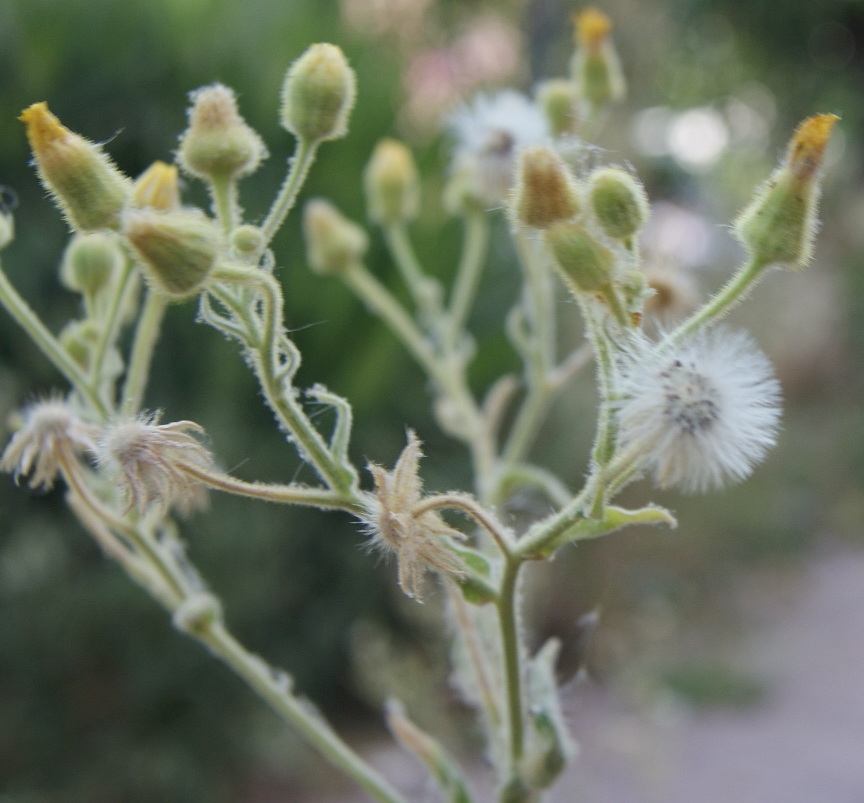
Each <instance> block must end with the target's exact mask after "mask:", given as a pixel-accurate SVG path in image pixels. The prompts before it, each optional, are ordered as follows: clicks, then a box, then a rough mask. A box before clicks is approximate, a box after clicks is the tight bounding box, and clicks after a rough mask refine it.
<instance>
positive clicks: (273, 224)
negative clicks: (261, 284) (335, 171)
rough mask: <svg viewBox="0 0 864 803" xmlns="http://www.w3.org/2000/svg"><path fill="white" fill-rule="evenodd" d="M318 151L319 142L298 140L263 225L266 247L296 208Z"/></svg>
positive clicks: (262, 230)
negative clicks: (286, 171)
mask: <svg viewBox="0 0 864 803" xmlns="http://www.w3.org/2000/svg"><path fill="white" fill-rule="evenodd" d="M317 150H318V143H317V142H307V141H306V140H305V139H299V140H297V147H296V148H295V149H294V156H292V157H291V160H290V163H289V164H290V167H289V169H288V175H286V176H285V181H284V182H283V184H282V187H281V188H280V190H279V194H278V195H277V196H276V198H275V199H274V201H273V205H272V206H271V207H270V211H269V212H268V213H267V217H266V218H265V219H264V223H263V224H262V225H261V233H262V234H263V235H264V246H263V247H262V252H263V249H264V248H266V247H267V246H268V245H269V244H270V241H271V240H272V239H273V237H274V236H275V234H276V232H277V231H279V228H280V226H281V225H282V224H283V223H284V222H285V218H286V217H287V216H288V213H289V212H290V211H291V209H292V207H293V206H294V202H295V201H296V200H297V193H298V192H300V188H301V187H302V186H303V182H304V181H306V176H307V175H308V174H309V169H310V168H311V167H312V164H313V162H314V161H315V154H316V152H317Z"/></svg>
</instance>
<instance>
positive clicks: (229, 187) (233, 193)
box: [207, 178, 240, 234]
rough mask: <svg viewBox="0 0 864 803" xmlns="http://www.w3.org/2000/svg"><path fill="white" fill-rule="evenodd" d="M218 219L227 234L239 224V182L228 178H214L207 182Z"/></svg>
mask: <svg viewBox="0 0 864 803" xmlns="http://www.w3.org/2000/svg"><path fill="white" fill-rule="evenodd" d="M207 184H208V189H209V190H210V197H211V199H212V200H213V210H214V212H215V213H216V219H217V220H218V221H219V223H220V224H221V226H222V231H223V232H224V233H225V234H230V233H231V232H232V231H233V230H234V227H235V226H236V225H237V217H238V212H239V209H240V206H239V203H238V201H237V182H236V181H231V180H228V179H213V178H211V179H210V181H208V182H207Z"/></svg>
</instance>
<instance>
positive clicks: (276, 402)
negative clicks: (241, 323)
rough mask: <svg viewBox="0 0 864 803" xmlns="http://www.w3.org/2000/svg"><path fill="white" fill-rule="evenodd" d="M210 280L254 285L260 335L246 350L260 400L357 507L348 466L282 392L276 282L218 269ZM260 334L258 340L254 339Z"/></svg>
mask: <svg viewBox="0 0 864 803" xmlns="http://www.w3.org/2000/svg"><path fill="white" fill-rule="evenodd" d="M214 278H215V279H217V280H219V279H221V280H223V281H227V282H231V283H235V284H239V285H240V286H243V285H247V286H248V285H249V283H250V282H254V283H255V285H256V287H257V288H258V289H259V291H260V296H261V299H262V302H263V308H262V321H261V329H260V332H258V331H257V327H256V331H255V332H252V333H250V335H252V337H250V340H255V339H259V340H260V344H259V345H258V346H257V347H256V348H255V349H253V350H251V351H250V357H251V363H252V366H253V369H254V370H255V375H256V377H257V378H258V382H259V384H260V386H261V391H262V392H263V394H264V398H265V399H266V400H267V403H268V404H269V406H270V409H271V410H273V412H274V413H275V415H276V417H277V418H278V419H279V422H280V423H281V424H282V425H283V426H284V427H285V429H286V430H287V431H288V432H289V433H290V435H291V438H292V441H293V442H294V444H295V446H296V447H297V449H298V451H299V452H300V454H301V456H302V457H303V458H304V459H306V460H308V462H310V463H311V464H312V465H313V466H314V467H315V469H316V470H317V472H318V474H319V476H320V477H321V479H323V480H324V482H326V483H327V485H328V486H329V487H330V488H332V489H334V490H335V491H338V492H339V493H341V494H342V495H343V496H344V498H346V499H348V498H350V499H353V500H354V501H355V502H356V503H357V504H360V500H359V497H358V496H357V493H356V491H355V484H356V480H357V477H356V474H355V472H354V469H353V467H352V466H349V465H345V464H343V463H342V462H340V461H338V460H337V459H336V458H335V457H334V456H333V454H332V453H331V451H330V449H329V448H328V447H327V444H326V443H325V442H324V439H323V438H322V437H321V433H320V432H318V430H317V429H316V428H315V427H314V426H313V424H312V422H311V421H310V420H309V419H308V418H307V416H306V414H305V413H304V412H303V408H302V407H301V406H300V405H299V403H298V402H297V400H296V398H295V397H294V394H293V393H286V392H284V388H283V386H282V382H281V381H280V378H279V366H278V364H277V361H276V355H277V353H278V349H277V344H278V340H279V335H280V332H281V327H282V293H281V290H280V288H279V287H278V285H277V284H276V280H275V279H274V278H273V277H272V276H271V275H270V274H269V273H264V272H262V271H260V270H255V269H246V268H239V269H238V268H234V267H231V266H221V267H219V268H218V269H217V271H216V272H215V275H214ZM259 335H260V337H258V336H259Z"/></svg>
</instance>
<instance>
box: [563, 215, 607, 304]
mask: <svg viewBox="0 0 864 803" xmlns="http://www.w3.org/2000/svg"><path fill="white" fill-rule="evenodd" d="M546 245H547V246H548V248H549V250H550V251H551V252H552V256H553V257H554V259H555V263H556V264H557V266H558V267H559V268H560V269H561V273H562V275H563V276H564V278H565V279H566V280H567V283H568V284H570V285H571V286H574V287H575V288H576V289H577V290H578V291H579V292H582V293H596V292H598V291H599V290H600V288H602V287H604V286H605V285H607V284H609V282H611V281H612V275H613V271H614V269H615V257H614V256H613V254H612V252H611V251H610V250H609V249H608V248H605V247H604V246H603V245H601V244H600V243H599V242H598V241H597V239H596V238H595V237H593V236H592V235H591V234H590V233H589V232H588V231H587V230H586V228H585V227H584V226H582V225H580V224H579V223H568V222H560V223H556V224H555V225H553V226H551V227H549V229H547V231H546Z"/></svg>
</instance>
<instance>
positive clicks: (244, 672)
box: [196, 621, 408, 803]
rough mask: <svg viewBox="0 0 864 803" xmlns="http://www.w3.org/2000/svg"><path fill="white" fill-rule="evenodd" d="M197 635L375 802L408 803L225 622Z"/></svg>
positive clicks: (210, 625)
mask: <svg viewBox="0 0 864 803" xmlns="http://www.w3.org/2000/svg"><path fill="white" fill-rule="evenodd" d="M196 635H197V637H198V638H199V639H201V641H202V642H203V643H204V644H206V645H207V646H208V647H209V648H210V649H211V650H212V651H213V652H214V653H215V654H216V655H217V656H219V658H221V659H222V660H223V661H224V662H225V663H226V664H227V665H228V666H229V667H230V668H231V669H232V670H233V671H234V672H235V673H236V674H237V675H239V676H240V677H241V678H242V679H243V680H244V681H246V683H247V684H248V685H249V686H250V687H251V688H252V689H253V690H254V691H255V692H257V694H258V695H259V696H260V697H262V698H263V699H264V700H265V702H267V703H268V704H269V705H270V707H271V708H273V709H274V711H276V712H277V713H279V714H280V715H281V716H282V717H284V718H285V719H286V720H287V721H288V722H289V723H290V724H291V725H292V726H293V727H294V728H295V729H296V730H297V731H298V732H299V733H300V735H301V736H302V737H303V738H304V739H305V740H306V741H307V742H308V743H309V744H310V745H312V746H313V747H314V748H315V749H316V750H317V751H318V752H319V753H320V754H321V755H322V756H323V757H324V758H325V759H326V760H327V761H328V762H330V764H332V765H333V766H334V767H336V768H337V769H339V770H341V771H342V772H343V773H345V775H347V776H348V777H349V778H351V779H352V780H354V781H355V782H356V783H357V784H359V786H360V787H361V788H362V789H364V790H365V791H366V792H367V793H368V794H369V795H370V796H371V797H372V798H373V799H374V800H377V801H380V803H408V801H407V800H406V798H404V797H403V796H402V795H401V794H399V792H397V791H396V790H395V789H394V788H393V787H392V786H390V784H389V783H388V782H387V781H386V780H385V779H384V778H383V777H382V776H381V775H379V773H378V772H377V770H375V769H374V768H373V767H371V766H370V765H369V764H368V763H366V761H365V760H364V759H363V758H361V757H360V756H359V755H358V754H357V753H356V752H355V751H354V750H353V749H352V748H351V747H349V746H348V745H347V744H346V743H345V742H344V741H342V739H340V738H339V736H338V735H337V734H336V733H334V732H333V731H332V730H331V728H330V726H329V725H328V724H327V723H326V722H324V721H323V720H322V718H321V717H320V715H319V714H318V713H317V712H316V711H314V709H312V708H311V707H310V706H309V705H308V704H304V702H303V701H302V700H298V699H297V698H296V697H294V696H293V695H292V694H291V693H290V691H289V690H287V689H286V688H285V686H284V683H280V680H279V677H278V676H276V675H274V673H273V671H272V670H271V669H270V667H269V666H268V665H267V664H265V663H264V662H263V661H262V660H261V659H260V658H258V657H257V656H255V655H253V654H251V653H250V652H249V651H248V650H246V648H245V647H244V646H243V645H242V644H241V643H240V642H239V641H237V639H235V638H234V636H233V635H231V633H229V632H228V630H227V629H226V628H225V626H224V625H223V624H222V623H221V622H219V621H215V622H212V623H210V624H209V625H208V627H207V628H205V629H204V630H203V631H202V632H199V633H197V634H196Z"/></svg>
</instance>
